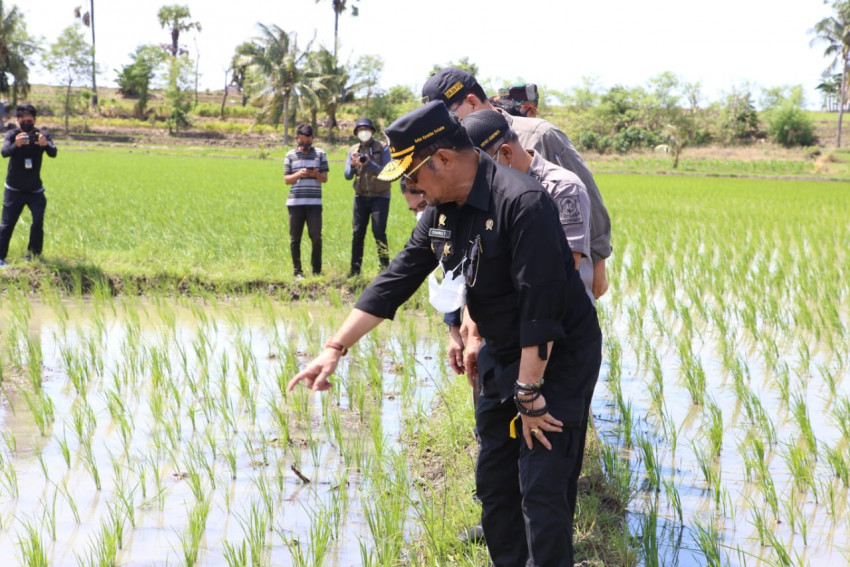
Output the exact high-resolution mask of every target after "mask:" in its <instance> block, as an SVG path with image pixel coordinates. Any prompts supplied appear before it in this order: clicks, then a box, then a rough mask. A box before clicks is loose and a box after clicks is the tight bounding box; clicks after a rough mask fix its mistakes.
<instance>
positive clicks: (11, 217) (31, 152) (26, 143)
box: [0, 104, 56, 268]
mask: <svg viewBox="0 0 850 567" xmlns="http://www.w3.org/2000/svg"><path fill="white" fill-rule="evenodd" d="M15 113H16V115H17V117H18V128H15V129H14V130H10V131H9V132H8V133H7V134H6V138H5V139H4V141H3V149H2V155H3V157H4V158H9V169H8V173H7V174H6V191H5V192H4V194H3V215H2V219H0V268H3V267H6V266H8V264H7V263H6V254H8V253H9V242H10V241H11V240H12V233H13V232H14V231H15V225H16V224H18V218H20V216H21V213H22V212H23V210H24V207H25V206H26V207H29V209H30V212H31V213H32V224H31V225H30V239H29V243H28V244H27V259H28V260H29V259H31V258H32V257H33V256H35V257H36V258H37V257H38V256H40V255H41V249H42V246H43V244H44V210H45V209H46V208H47V198H46V197H45V196H44V185H42V183H41V159H42V157H43V155H44V154H47V155H48V156H50V157H56V146H55V145H54V144H53V140H51V139H50V134H48V133H47V132H45V131H44V130H39V129H38V128H36V127H35V116H36V114H37V112H36V110H35V107H34V106H33V105H31V104H21V105H18V107H17V108H16V109H15Z"/></svg>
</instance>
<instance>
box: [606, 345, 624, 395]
mask: <svg viewBox="0 0 850 567" xmlns="http://www.w3.org/2000/svg"><path fill="white" fill-rule="evenodd" d="M605 350H606V357H605V359H606V360H607V361H608V390H609V391H610V392H611V395H612V396H613V397H614V398H615V399H620V398H622V395H623V394H622V388H621V384H620V377H621V375H622V367H621V355H622V347H621V345H620V342H619V341H618V340H617V339H616V338H615V337H611V338H608V339H607V340H606V341H605Z"/></svg>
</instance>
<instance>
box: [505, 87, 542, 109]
mask: <svg viewBox="0 0 850 567" xmlns="http://www.w3.org/2000/svg"><path fill="white" fill-rule="evenodd" d="M499 97H500V98H509V99H511V100H512V101H514V102H515V103H516V104H517V106H519V105H520V104H522V103H524V102H530V103H532V104H533V105H534V106H537V102H538V101H539V100H540V94H539V93H538V92H537V85H535V84H534V83H527V84H519V85H513V86H511V87H502V88H501V89H499Z"/></svg>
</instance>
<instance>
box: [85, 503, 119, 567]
mask: <svg viewBox="0 0 850 567" xmlns="http://www.w3.org/2000/svg"><path fill="white" fill-rule="evenodd" d="M108 510H109V511H108V513H107V514H106V516H105V517H104V519H103V520H102V521H101V523H100V529H99V530H98V532H97V533H96V534H94V535H93V536H92V538H91V539H90V545H89V547H88V548H87V550H86V554H85V555H83V556H80V555H77V556H76V557H77V564H78V565H80V566H81V567H83V566H88V565H98V566H101V565H102V566H106V565H115V564H116V558H117V557H118V551H119V550H120V549H121V547H122V545H123V544H124V519H123V518H122V517H121V516H120V514H119V513H118V512H117V511H116V509H115V508H113V507H112V506H111V505H110V506H109V509H108Z"/></svg>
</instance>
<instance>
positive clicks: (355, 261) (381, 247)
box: [351, 195, 390, 274]
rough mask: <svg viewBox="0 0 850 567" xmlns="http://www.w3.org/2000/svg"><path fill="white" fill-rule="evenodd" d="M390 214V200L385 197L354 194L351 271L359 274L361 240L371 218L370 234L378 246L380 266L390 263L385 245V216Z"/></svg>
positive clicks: (361, 253) (361, 250) (361, 249)
mask: <svg viewBox="0 0 850 567" xmlns="http://www.w3.org/2000/svg"><path fill="white" fill-rule="evenodd" d="M389 214H390V200H389V199H387V198H386V197H363V196H362V195H355V196H354V216H353V220H352V226H353V231H352V235H351V273H352V274H359V273H360V266H361V264H362V263H363V241H364V240H365V239H366V227H367V226H368V224H369V219H370V218H371V219H372V235H373V236H374V237H375V244H376V245H377V247H378V261H379V262H380V264H381V268H382V269H383V268H386V267H387V266H388V265H389V263H390V253H389V247H388V246H387V217H388V216H389Z"/></svg>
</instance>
